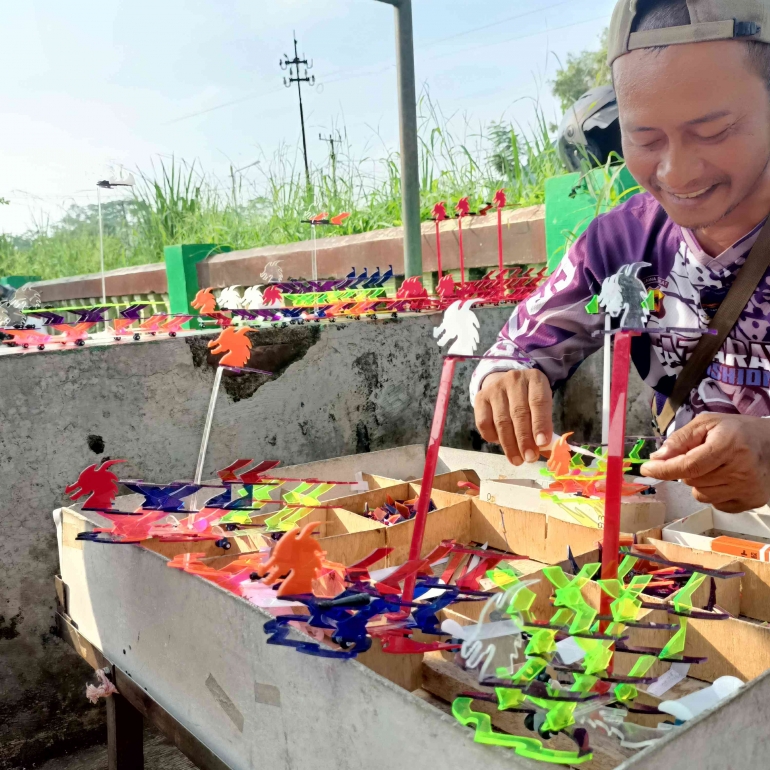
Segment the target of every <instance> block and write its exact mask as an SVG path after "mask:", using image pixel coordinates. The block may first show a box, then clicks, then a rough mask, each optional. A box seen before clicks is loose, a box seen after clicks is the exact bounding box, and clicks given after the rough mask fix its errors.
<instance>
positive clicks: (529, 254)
mask: <svg viewBox="0 0 770 770" xmlns="http://www.w3.org/2000/svg"><path fill="white" fill-rule="evenodd" d="M441 233H442V236H441V239H442V240H441V251H442V262H443V266H444V268H445V269H446V270H456V269H459V266H460V259H459V232H458V224H457V221H455V220H447V221H446V222H444V223H442V225H441ZM463 234H464V238H463V246H464V252H465V264H466V266H467V267H468V268H471V267H494V266H496V265H497V215H496V214H495V212H491V215H487V216H485V217H471V218H467V219H465V220H464V225H463ZM316 248H317V251H318V254H317V257H318V275H319V276H320V277H322V278H342V277H344V276H345V275H347V274H348V273H349V272H350V269H351V267H355V268H356V270H358V271H359V272H360V271H361V270H363V269H364V268H365V267H368V268H369V269H370V270H373V269H374V268H375V267H377V266H378V265H379V266H380V267H381V268H382V270H383V271H384V270H387V269H388V265H391V264H392V265H393V269H394V271H395V272H396V274H397V275H403V273H404V233H403V228H401V227H389V228H384V229H382V230H374V231H372V232H369V233H362V234H360V235H343V236H332V237H325V238H319V239H318V240H317V242H316ZM503 248H504V259H505V264H507V265H533V264H545V206H532V207H530V208H524V209H511V210H508V211H505V212H503ZM312 252H313V243H312V242H311V241H302V242H299V243H288V244H285V245H283V246H263V247H260V248H256V249H244V250H242V251H232V252H228V253H225V254H217V255H214V256H212V257H209V258H208V259H206V260H204V261H203V262H200V263H199V264H198V282H199V285H200V286H201V287H205V286H212V287H214V288H222V287H224V286H234V285H238V286H253V285H255V284H261V283H264V280H263V279H262V278H261V277H260V273H261V272H262V271H263V270H264V268H265V265H267V264H268V263H269V262H279V263H280V267H281V270H283V275H284V277H285V278H289V277H294V278H299V277H305V278H307V277H311V276H312V274H313V271H312ZM422 252H423V272H426V273H429V272H432V271H436V270H437V269H438V260H437V254H436V238H435V226H434V224H433V223H432V222H426V223H424V224H423V226H422ZM158 256H161V255H158ZM33 285H34V287H35V288H36V289H37V291H38V292H39V293H40V297H41V299H42V301H43V302H64V301H68V300H75V299H85V298H93V297H101V295H102V278H101V273H93V274H91V275H76V276H72V277H70V278H57V279H55V280H50V281H37V282H35V283H34V284H33ZM105 287H106V290H107V296H108V297H110V298H112V297H125V296H133V295H144V294H157V295H161V294H165V293H167V291H168V285H167V282H166V266H165V264H164V263H163V262H159V263H157V264H152V265H141V266H138V267H126V268H120V269H119V270H109V271H107V273H105Z"/></svg>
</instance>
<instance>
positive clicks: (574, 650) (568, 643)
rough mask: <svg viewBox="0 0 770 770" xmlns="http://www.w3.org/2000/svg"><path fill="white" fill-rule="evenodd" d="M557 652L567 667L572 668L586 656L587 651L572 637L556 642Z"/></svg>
mask: <svg viewBox="0 0 770 770" xmlns="http://www.w3.org/2000/svg"><path fill="white" fill-rule="evenodd" d="M556 651H557V652H558V653H559V657H560V658H561V661H562V663H564V665H565V666H571V665H572V664H573V663H577V662H578V661H579V660H583V658H585V656H586V651H585V650H584V649H583V648H582V647H581V646H580V645H579V644H578V643H577V642H576V641H575V639H574V638H573V637H571V636H570V637H568V638H567V639H562V640H561V641H560V642H556Z"/></svg>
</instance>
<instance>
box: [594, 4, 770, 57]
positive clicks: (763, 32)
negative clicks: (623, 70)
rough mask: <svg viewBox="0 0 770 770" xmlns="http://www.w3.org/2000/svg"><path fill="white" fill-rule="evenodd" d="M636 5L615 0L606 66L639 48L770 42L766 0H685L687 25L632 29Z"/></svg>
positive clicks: (769, 24)
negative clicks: (688, 22) (687, 15)
mask: <svg viewBox="0 0 770 770" xmlns="http://www.w3.org/2000/svg"><path fill="white" fill-rule="evenodd" d="M638 5H639V2H638V0H618V3H617V5H616V6H615V11H614V12H613V14H612V22H611V24H610V34H609V40H608V61H609V63H610V65H612V63H613V62H614V61H615V59H617V58H618V57H619V56H623V55H624V54H627V53H629V52H630V51H636V50H638V49H640V48H656V47H658V46H666V45H679V44H682V43H702V42H706V41H709V40H756V41H757V42H760V43H770V0H687V8H688V9H689V11H690V19H692V23H691V24H687V25H685V26H681V27H667V28H665V29H651V30H645V31H642V32H632V31H631V29H632V28H633V24H634V19H635V18H636V15H637V12H638V11H637V6H638Z"/></svg>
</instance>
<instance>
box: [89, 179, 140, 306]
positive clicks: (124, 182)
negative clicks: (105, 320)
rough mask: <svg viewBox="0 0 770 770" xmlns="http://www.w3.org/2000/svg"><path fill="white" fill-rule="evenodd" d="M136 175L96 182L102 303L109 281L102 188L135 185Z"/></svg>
mask: <svg viewBox="0 0 770 770" xmlns="http://www.w3.org/2000/svg"><path fill="white" fill-rule="evenodd" d="M134 184H135V181H134V175H133V174H129V175H128V177H127V178H126V179H102V180H101V181H100V182H97V183H96V201H97V204H98V206H99V257H100V267H101V271H102V304H103V305H104V304H106V303H107V283H106V281H105V278H104V224H103V222H102V190H114V189H115V188H116V187H133V186H134Z"/></svg>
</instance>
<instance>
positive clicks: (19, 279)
mask: <svg viewBox="0 0 770 770" xmlns="http://www.w3.org/2000/svg"><path fill="white" fill-rule="evenodd" d="M39 280H40V276H39V275H6V276H4V277H2V278H0V286H7V287H9V288H11V289H20V288H21V287H22V286H24V284H25V283H32V282H34V281H39Z"/></svg>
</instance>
